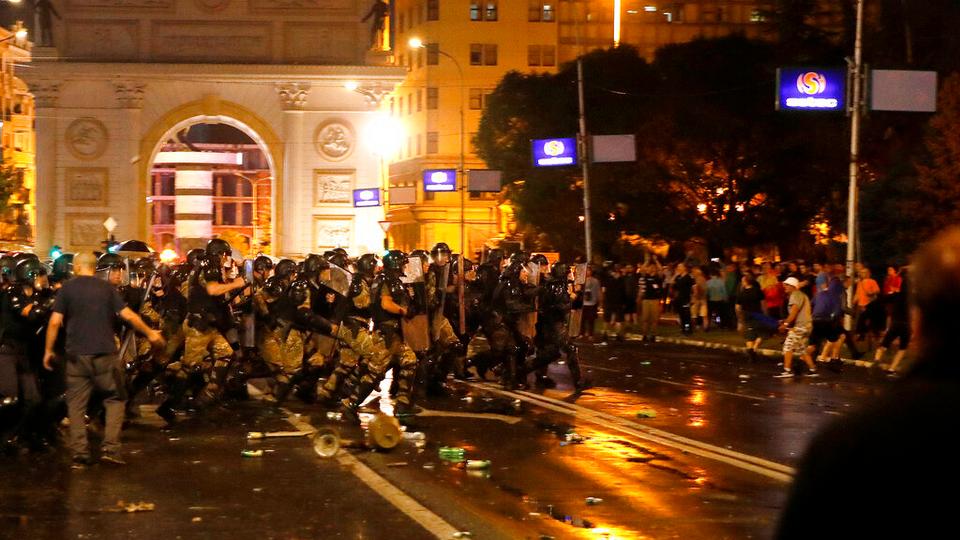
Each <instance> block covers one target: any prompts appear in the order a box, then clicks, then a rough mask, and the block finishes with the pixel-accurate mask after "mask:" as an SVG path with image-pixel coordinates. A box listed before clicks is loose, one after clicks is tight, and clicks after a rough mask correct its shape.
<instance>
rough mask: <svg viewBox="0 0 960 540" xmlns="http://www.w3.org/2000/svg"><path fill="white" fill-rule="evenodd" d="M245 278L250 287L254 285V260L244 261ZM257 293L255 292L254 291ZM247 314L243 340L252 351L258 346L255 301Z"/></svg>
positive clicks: (244, 344)
mask: <svg viewBox="0 0 960 540" xmlns="http://www.w3.org/2000/svg"><path fill="white" fill-rule="evenodd" d="M243 278H244V279H245V280H246V282H247V284H248V285H252V284H253V282H254V278H253V259H245V260H244V261H243ZM254 292H255V291H254ZM246 311H247V312H246V313H244V314H243V338H242V340H243V341H242V345H243V346H244V347H246V348H247V349H252V348H254V347H256V346H257V336H256V328H257V325H256V315H255V312H256V310H255V309H253V301H252V300H251V305H250V308H249V309H247V310H246Z"/></svg>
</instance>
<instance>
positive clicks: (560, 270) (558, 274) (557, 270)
mask: <svg viewBox="0 0 960 540" xmlns="http://www.w3.org/2000/svg"><path fill="white" fill-rule="evenodd" d="M550 275H551V276H553V277H554V278H555V279H567V277H568V276H569V275H570V265H568V264H567V263H561V262H558V263H557V264H555V265H553V268H551V269H550Z"/></svg>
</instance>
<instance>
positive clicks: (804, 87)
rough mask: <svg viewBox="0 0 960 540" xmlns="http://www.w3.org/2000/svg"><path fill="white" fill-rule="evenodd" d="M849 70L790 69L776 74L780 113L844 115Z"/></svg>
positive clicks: (779, 70) (783, 69) (781, 69)
mask: <svg viewBox="0 0 960 540" xmlns="http://www.w3.org/2000/svg"><path fill="white" fill-rule="evenodd" d="M846 90H847V70H846V69H844V68H812V67H791V68H780V69H778V70H777V110H789V111H842V110H844V109H845V108H846Z"/></svg>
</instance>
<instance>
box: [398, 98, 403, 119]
mask: <svg viewBox="0 0 960 540" xmlns="http://www.w3.org/2000/svg"><path fill="white" fill-rule="evenodd" d="M397 116H403V97H402V96H401V97H400V106H399V107H397Z"/></svg>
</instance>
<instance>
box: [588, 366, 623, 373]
mask: <svg viewBox="0 0 960 540" xmlns="http://www.w3.org/2000/svg"><path fill="white" fill-rule="evenodd" d="M583 367H585V368H587V369H599V370H600V371H609V372H610V373H623V370H622V369H610V368H605V367H600V366H592V365H587V364H584V365H583Z"/></svg>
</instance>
